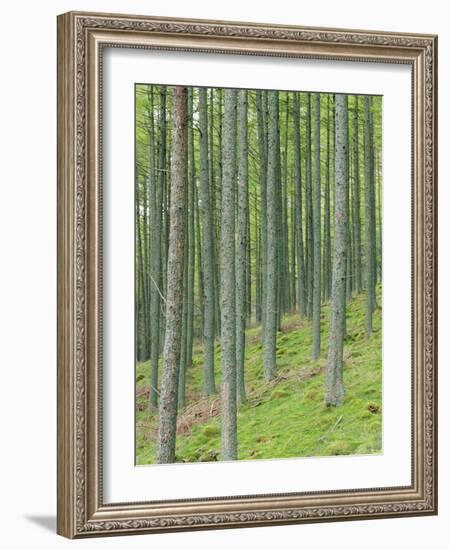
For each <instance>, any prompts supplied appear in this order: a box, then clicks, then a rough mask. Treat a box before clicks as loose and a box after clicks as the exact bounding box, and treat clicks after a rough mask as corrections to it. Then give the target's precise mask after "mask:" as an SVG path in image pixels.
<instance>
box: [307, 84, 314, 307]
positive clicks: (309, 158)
mask: <svg viewBox="0 0 449 550" xmlns="http://www.w3.org/2000/svg"><path fill="white" fill-rule="evenodd" d="M306 97H307V114H306V270H307V271H306V273H307V274H306V281H307V283H306V296H307V310H306V311H307V317H310V318H311V317H312V309H313V250H314V247H313V237H314V235H313V205H312V169H311V164H312V147H311V145H312V130H311V126H312V124H311V116H312V109H311V101H310V99H311V94H310V93H308V94H307V96H306Z"/></svg>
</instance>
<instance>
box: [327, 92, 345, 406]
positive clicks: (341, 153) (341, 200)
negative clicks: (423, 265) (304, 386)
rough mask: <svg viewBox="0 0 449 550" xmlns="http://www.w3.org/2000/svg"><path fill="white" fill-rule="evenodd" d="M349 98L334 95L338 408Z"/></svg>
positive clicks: (334, 390)
mask: <svg viewBox="0 0 449 550" xmlns="http://www.w3.org/2000/svg"><path fill="white" fill-rule="evenodd" d="M347 146H348V98H347V96H346V95H341V94H336V95H335V182H334V185H335V195H334V196H335V219H334V252H333V256H334V257H333V262H332V265H333V275H332V305H331V319H330V334H329V355H328V364H327V373H326V390H325V403H326V404H327V405H328V406H338V405H341V404H342V402H343V397H344V388H343V346H344V319H345V317H346V303H345V294H346V293H345V285H346V281H345V274H346V252H347V234H348V231H347V226H348V220H347V213H348V208H347V204H346V202H347V197H348V151H347Z"/></svg>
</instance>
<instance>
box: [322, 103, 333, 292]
mask: <svg viewBox="0 0 449 550" xmlns="http://www.w3.org/2000/svg"><path fill="white" fill-rule="evenodd" d="M330 126H331V109H330V95H328V96H327V128H326V142H327V143H326V184H325V188H324V228H323V229H324V250H323V253H324V258H323V300H324V301H326V302H327V301H328V300H329V299H330V296H331V265H332V262H331V193H330V171H331V155H330V149H331V147H330V133H331V132H330Z"/></svg>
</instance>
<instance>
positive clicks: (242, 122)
mask: <svg viewBox="0 0 449 550" xmlns="http://www.w3.org/2000/svg"><path fill="white" fill-rule="evenodd" d="M247 112H248V99H247V92H246V90H239V92H238V109H237V120H238V179H237V235H236V242H237V246H236V264H235V272H236V285H235V288H236V324H237V329H236V361H237V401H238V403H244V402H245V401H246V395H245V371H244V364H245V326H246V297H247V294H246V284H247V281H246V275H247V274H246V271H247V266H246V264H247V231H248V228H247V226H248V123H247Z"/></svg>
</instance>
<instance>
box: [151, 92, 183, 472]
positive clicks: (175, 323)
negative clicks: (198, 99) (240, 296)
mask: <svg viewBox="0 0 449 550" xmlns="http://www.w3.org/2000/svg"><path fill="white" fill-rule="evenodd" d="M187 123H188V116H187V88H185V87H181V86H176V87H174V89H173V139H172V157H171V197H170V231H169V248H168V263H167V273H168V277H167V296H166V302H167V304H166V308H167V312H166V319H167V329H166V333H165V344H164V361H163V376H162V384H161V397H160V405H159V429H158V445H157V462H158V463H159V464H163V463H171V462H174V460H175V446H176V420H177V412H178V399H177V397H178V396H177V392H178V378H179V359H180V351H181V334H182V327H181V321H182V280H183V271H184V250H183V245H184V239H185V209H186V190H187V177H186V176H187Z"/></svg>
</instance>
